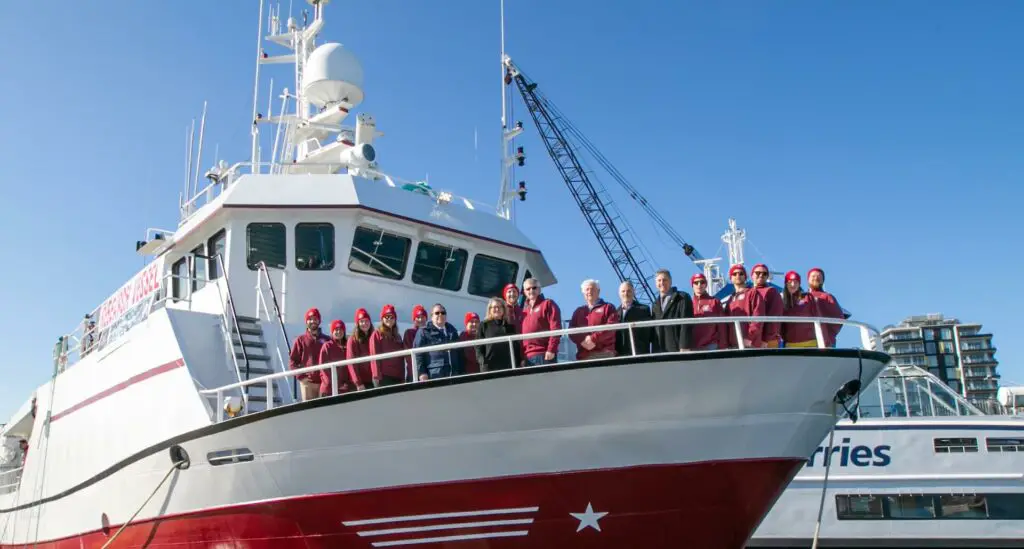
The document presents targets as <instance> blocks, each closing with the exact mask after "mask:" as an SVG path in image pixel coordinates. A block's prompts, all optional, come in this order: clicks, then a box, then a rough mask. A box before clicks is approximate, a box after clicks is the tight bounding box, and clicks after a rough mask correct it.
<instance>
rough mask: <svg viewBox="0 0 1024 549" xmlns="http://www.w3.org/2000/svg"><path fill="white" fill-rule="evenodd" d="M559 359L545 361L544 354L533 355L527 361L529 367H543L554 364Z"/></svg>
mask: <svg viewBox="0 0 1024 549" xmlns="http://www.w3.org/2000/svg"><path fill="white" fill-rule="evenodd" d="M557 361H558V359H551V360H544V353H541V354H539V355H533V356H531V357H528V358H527V359H526V365H527V366H541V365H543V364H554V363H555V362H557Z"/></svg>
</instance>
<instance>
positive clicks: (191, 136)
mask: <svg viewBox="0 0 1024 549" xmlns="http://www.w3.org/2000/svg"><path fill="white" fill-rule="evenodd" d="M186 145H187V147H188V150H187V151H186V152H185V192H184V196H185V203H186V204H187V203H188V201H189V200H192V196H190V195H189V194H188V183H189V179H190V175H191V173H192V149H194V148H195V146H196V119H195V118H193V119H192V127H191V129H189V131H188V137H187V138H186Z"/></svg>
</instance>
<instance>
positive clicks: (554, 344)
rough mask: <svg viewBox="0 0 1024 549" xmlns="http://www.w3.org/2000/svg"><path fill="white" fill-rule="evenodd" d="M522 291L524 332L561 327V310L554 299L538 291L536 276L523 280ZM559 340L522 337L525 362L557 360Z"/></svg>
mask: <svg viewBox="0 0 1024 549" xmlns="http://www.w3.org/2000/svg"><path fill="white" fill-rule="evenodd" d="M523 293H525V294H526V302H525V303H523V318H522V320H523V333H524V334H531V333H535V332H548V331H551V330H560V329H561V328H562V311H561V310H560V309H559V308H558V305H557V304H556V303H555V302H554V301H552V300H550V299H548V298H546V297H544V294H542V293H540V283H539V282H537V279H536V278H527V279H526V281H525V282H523ZM559 340H560V338H559V337H558V336H553V337H539V338H536V339H524V340H523V355H525V356H526V364H527V365H530V366H537V365H539V364H554V363H555V362H556V360H557V359H556V357H557V353H558V343H559Z"/></svg>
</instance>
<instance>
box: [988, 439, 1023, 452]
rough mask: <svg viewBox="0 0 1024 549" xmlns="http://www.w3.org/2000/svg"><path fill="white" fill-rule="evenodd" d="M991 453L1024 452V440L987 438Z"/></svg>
mask: <svg viewBox="0 0 1024 549" xmlns="http://www.w3.org/2000/svg"><path fill="white" fill-rule="evenodd" d="M985 447H986V448H987V449H988V451H989V452H1024V438H991V437H989V438H986V439H985Z"/></svg>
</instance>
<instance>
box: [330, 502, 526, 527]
mask: <svg viewBox="0 0 1024 549" xmlns="http://www.w3.org/2000/svg"><path fill="white" fill-rule="evenodd" d="M539 510H540V507H516V508H512V509H485V510H483V511H458V512H454V513H434V514H430V515H406V516H401V517H384V518H375V519H365V520H348V521H344V522H342V524H344V525H345V526H364V525H367V524H384V523H387V522H408V521H412V520H430V519H441V518H456V517H479V516H484V515H509V514H514V513H536V512H537V511H539Z"/></svg>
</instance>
